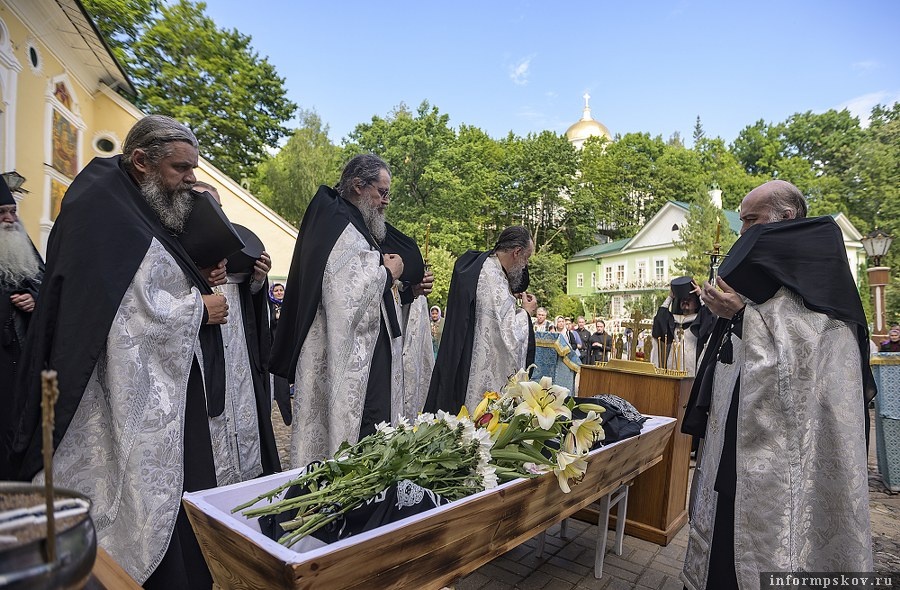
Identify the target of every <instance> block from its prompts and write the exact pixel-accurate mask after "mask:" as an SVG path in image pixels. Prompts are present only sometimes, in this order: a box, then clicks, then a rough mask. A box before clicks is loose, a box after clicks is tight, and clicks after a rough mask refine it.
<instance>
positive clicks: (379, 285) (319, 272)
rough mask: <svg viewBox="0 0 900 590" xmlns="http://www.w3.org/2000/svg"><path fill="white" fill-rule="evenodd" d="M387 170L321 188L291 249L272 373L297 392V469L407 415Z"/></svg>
mask: <svg viewBox="0 0 900 590" xmlns="http://www.w3.org/2000/svg"><path fill="white" fill-rule="evenodd" d="M390 186H391V174H390V168H389V167H388V165H387V164H386V163H385V162H384V161H383V160H382V159H381V158H379V157H377V156H375V155H372V154H362V155H359V156H356V157H354V158H353V159H351V160H350V161H349V162H348V163H347V165H346V166H345V167H344V170H343V172H342V174H341V180H340V184H339V185H338V188H337V190H334V189H331V188H329V187H327V186H321V187H319V190H318V192H317V193H316V195H315V196H314V197H313V199H312V201H310V204H309V206H308V207H307V209H306V212H305V213H304V215H303V221H302V222H301V224H300V232H299V237H298V238H297V244H296V246H295V248H294V256H293V259H292V261H291V270H290V272H289V274H288V280H287V285H286V288H285V297H284V301H283V303H282V307H281V318H280V319H279V321H278V330H277V331H276V333H275V342H274V345H273V350H272V359H271V369H270V370H271V371H272V373H274V374H276V375H280V376H282V377H284V378H286V379H288V380H289V381H291V382H292V383H294V398H293V408H292V414H293V418H292V421H291V428H292V435H291V464H292V465H293V466H295V467H297V466H304V465H306V464H308V463H310V462H312V461H318V460H321V459H324V458H326V457H330V456H332V455H333V454H334V453H335V452H336V451H337V449H338V447H339V446H340V445H341V443H343V442H344V441H349V442H351V443H352V442H356V441H357V440H358V439H359V438H361V437H363V436H366V435H367V434H371V433H373V432H374V431H375V426H376V425H377V424H379V423H380V422H391V420H392V419H394V418H396V416H397V415H398V413H399V412H400V410H401V407H402V403H403V400H402V389H403V380H402V364H401V360H400V359H401V355H402V344H403V342H402V338H401V336H402V331H401V327H400V322H399V318H400V311H399V310H400V294H399V286H397V285H395V283H396V282H397V280H398V279H399V277H400V276H401V274H402V273H403V259H402V257H401V256H399V255H397V254H390V253H385V252H383V251H382V249H381V243H382V242H383V240H384V239H385V237H386V235H387V227H386V225H385V224H386V221H385V218H384V211H385V209H386V207H387V206H388V203H389V202H390Z"/></svg>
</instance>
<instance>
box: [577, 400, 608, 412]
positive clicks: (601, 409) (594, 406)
mask: <svg viewBox="0 0 900 590" xmlns="http://www.w3.org/2000/svg"><path fill="white" fill-rule="evenodd" d="M575 407H576V408H578V409H579V410H581V411H582V412H590V411H591V410H593V411H595V412H597V413H598V414H602V413H603V412H605V411H606V408H604V407H603V406H601V405H600V404H592V403H590V402H583V403H580V404H578V405H576V406H575Z"/></svg>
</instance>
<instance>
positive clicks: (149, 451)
mask: <svg viewBox="0 0 900 590" xmlns="http://www.w3.org/2000/svg"><path fill="white" fill-rule="evenodd" d="M123 152H124V153H123V154H122V155H120V156H115V157H112V158H95V159H94V160H93V161H91V163H90V164H88V165H87V167H85V169H84V170H82V171H81V173H79V174H78V176H77V177H76V178H75V180H74V182H73V183H72V185H71V186H70V187H69V189H68V191H67V192H66V195H65V198H64V199H63V203H62V208H61V210H60V214H59V217H58V218H57V220H56V223H55V224H54V226H53V231H52V232H51V233H50V240H49V243H48V247H47V260H48V264H47V273H46V275H45V277H44V284H43V285H42V288H41V295H40V298H39V300H38V305H37V309H36V310H35V313H34V317H33V318H32V323H31V326H30V328H29V332H28V337H27V340H26V345H25V348H24V350H23V353H22V367H21V371H22V375H21V377H22V378H20V380H19V382H20V384H24V385H25V387H24V388H20V390H19V393H20V395H21V398H20V399H19V402H20V403H19V404H17V408H16V410H17V411H18V412H21V413H20V415H21V418H20V422H19V427H18V429H17V432H16V435H15V438H14V440H13V446H12V453H11V455H10V456H8V457H7V458H9V459H11V460H12V462H13V467H14V468H16V473H15V475H16V476H18V477H20V478H26V479H30V478H32V477H34V476H35V475H37V477H35V482H36V483H38V482H40V481H41V480H42V479H43V473H40V474H39V473H38V471H39V470H40V469H41V426H40V415H41V409H40V401H41V387H40V372H41V369H43V368H46V367H50V368H53V369H55V370H56V371H57V372H58V374H59V390H60V397H59V401H58V402H57V404H56V425H55V432H54V445H55V447H56V452H55V454H54V456H53V468H54V472H55V474H56V483H57V484H59V485H61V486H63V487H66V488H72V489H75V490H77V491H79V492H82V493H84V494H85V495H87V496H88V497H89V498H90V499H91V501H92V502H93V508H92V510H91V514H92V516H93V518H94V524H95V526H96V529H97V538H98V542H99V544H100V546H101V547H103V548H104V549H106V551H108V552H109V553H110V555H111V556H112V557H113V559H115V560H116V561H117V562H118V563H119V564H121V565H122V567H123V568H124V569H125V571H126V572H128V574H129V575H130V576H131V577H133V578H134V579H135V580H137V581H138V582H139V583H141V584H143V585H144V587H145V588H167V589H173V588H209V587H211V586H212V578H211V577H210V575H209V570H208V569H207V568H206V563H205V562H204V561H203V556H202V554H201V552H200V548H199V545H198V544H197V541H196V539H195V537H194V534H193V530H192V529H191V526H190V523H189V522H188V520H187V516H186V514H185V512H184V510H183V509H182V508H181V495H182V493H183V492H184V491H193V490H201V489H205V488H210V487H215V485H216V477H215V469H214V466H213V455H212V447H211V444H210V436H209V427H208V417H209V416H217V415H220V414H221V413H222V411H223V409H224V404H225V398H224V386H225V362H224V355H223V346H222V335H221V332H220V330H219V324H223V323H225V321H226V316H227V304H226V303H225V298H224V297H222V296H221V295H215V294H213V293H212V291H211V289H210V287H209V285H208V284H207V282H206V279H205V278H204V276H203V275H202V274H201V273H200V272H199V271H198V270H197V267H196V266H195V265H194V263H193V261H192V260H191V258H190V256H189V255H188V254H187V252H186V251H185V250H184V248H183V246H182V245H181V243H180V242H179V241H178V238H177V236H178V234H180V233H182V231H183V228H184V224H185V221H186V220H187V217H188V215H189V214H190V211H191V209H192V207H193V202H194V197H193V195H192V194H191V188H192V186H193V184H194V182H195V180H196V179H195V177H194V172H193V170H194V168H195V167H196V166H197V162H198V157H199V152H198V143H197V139H196V137H195V136H194V134H193V133H192V132H191V131H190V130H189V129H188V128H187V127H185V126H184V125H182V124H181V123H178V122H177V121H175V120H174V119H171V118H169V117H163V116H157V115H154V116H149V117H146V118H144V119H141V120H140V121H138V122H137V123H136V124H135V125H134V127H132V129H131V131H129V133H128V136H127V137H126V138H125V143H124V144H123Z"/></svg>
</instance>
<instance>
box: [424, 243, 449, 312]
mask: <svg viewBox="0 0 900 590" xmlns="http://www.w3.org/2000/svg"><path fill="white" fill-rule="evenodd" d="M420 244H421V242H420ZM423 254H424V251H423ZM454 264H456V257H455V256H453V254H451V253H450V252H449V251H447V250H445V249H444V248H441V247H440V246H437V247H434V248H431V247H429V249H428V265H429V266H430V268H431V272H432V273H434V289H433V290H432V291H431V295H429V296H428V303H429V304H430V305H437V306H438V307H440V308H441V309H442V310H444V311H446V309H447V295H448V294H449V293H450V277H452V276H453V265H454Z"/></svg>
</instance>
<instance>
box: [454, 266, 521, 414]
mask: <svg viewBox="0 0 900 590" xmlns="http://www.w3.org/2000/svg"><path fill="white" fill-rule="evenodd" d="M449 318H450V316H449V313H448V319H449ZM531 334H533V330H532V325H531V318H530V317H529V316H528V312H527V311H525V310H524V309H522V308H521V307H519V306H517V305H516V298H515V297H513V295H512V293H511V292H510V290H509V279H508V278H507V277H506V273H505V272H504V271H503V266H502V265H501V264H500V260H499V259H498V258H497V257H496V256H488V257H487V259H486V260H485V261H484V266H482V267H481V274H480V275H479V276H478V290H477V293H476V295H475V331H474V340H473V342H472V364H471V366H470V367H468V370H469V382H468V386H467V387H466V407H467V408H468V409H469V411H472V410H474V409H475V406H477V405H478V404H479V402H481V400H482V399H483V398H484V392H485V391H500V388H502V387H503V386H504V385H506V382H507V379H508V378H509V377H510V376H512V375H513V374H515V373H516V371H518V370H519V369H524V368H525V360H526V355H527V352H528V338H529V335H531ZM532 337H533V336H532ZM465 369H466V368H465V367H461V368H460V370H465ZM457 410H458V408H457Z"/></svg>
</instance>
